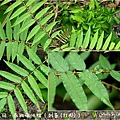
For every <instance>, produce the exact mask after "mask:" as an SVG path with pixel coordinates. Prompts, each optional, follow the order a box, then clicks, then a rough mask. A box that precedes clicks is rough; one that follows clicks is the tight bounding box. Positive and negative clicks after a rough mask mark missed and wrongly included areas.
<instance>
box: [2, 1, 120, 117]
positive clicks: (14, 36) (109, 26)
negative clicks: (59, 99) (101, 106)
mask: <svg viewBox="0 0 120 120" xmlns="http://www.w3.org/2000/svg"><path fill="white" fill-rule="evenodd" d="M110 3H111V2H110ZM81 4H82V5H81ZM78 5H79V6H78ZM85 11H86V12H85ZM118 12H119V10H117V9H116V10H115V8H114V6H113V7H111V8H109V9H108V8H106V7H105V6H102V3H100V4H99V3H98V2H97V0H91V1H90V3H89V2H85V3H82V2H80V1H71V2H58V1H57V2H55V1H53V2H50V1H47V0H42V1H34V0H32V1H31V0H28V1H22V0H17V1H11V0H4V1H1V2H0V15H1V16H2V17H0V60H1V65H0V75H1V76H0V105H1V106H0V113H4V112H5V113H7V114H10V115H11V116H12V118H14V119H16V117H15V113H17V112H18V113H26V114H27V113H39V114H40V115H42V114H43V113H44V112H45V111H46V108H47V103H48V102H49V104H48V108H49V109H53V108H52V104H53V102H54V97H55V94H56V92H55V90H57V91H61V88H57V89H56V87H57V86H58V85H59V84H60V83H61V81H59V80H58V81H57V82H58V83H57V85H54V87H53V88H52V89H51V84H53V83H51V82H54V81H51V77H55V79H58V76H59V74H60V75H61V73H58V76H56V75H54V72H55V74H56V71H57V72H62V74H63V76H64V77H66V73H67V74H69V76H70V77H73V78H74V77H75V79H76V80H77V79H78V78H80V79H82V83H80V84H81V86H82V84H83V86H84V83H85V84H86V86H87V87H88V88H89V89H90V91H92V92H93V94H95V95H96V96H97V97H98V98H100V97H101V96H102V94H98V92H96V91H94V90H93V89H94V87H90V86H91V85H90V82H88V84H87V81H86V77H85V76H84V75H83V74H84V73H85V74H87V72H88V74H90V75H91V76H92V77H93V76H97V77H96V80H98V79H100V80H101V79H105V76H104V77H103V76H101V78H99V77H98V75H99V74H100V75H101V74H102V72H104V70H106V69H107V70H109V72H110V75H111V76H112V77H113V78H114V79H115V80H117V81H119V78H120V77H119V73H118V72H116V71H115V70H116V69H115V65H114V64H113V65H112V64H111V63H109V61H108V60H107V59H106V58H105V57H104V56H102V55H100V56H102V57H99V61H101V64H100V65H99V64H95V65H96V66H94V67H93V68H91V69H92V70H94V69H95V70H97V74H96V73H92V72H90V70H89V69H88V67H86V64H87V63H86V62H84V60H86V59H87V57H88V56H89V54H83V55H82V56H83V57H82V59H81V58H80V56H79V54H77V53H76V54H75V55H76V56H77V57H76V59H77V61H78V63H79V60H81V61H82V63H81V65H80V66H79V65H78V67H80V68H75V67H74V66H73V64H74V63H75V64H77V62H76V60H75V61H74V60H72V59H71V61H67V62H66V60H65V59H67V57H65V56H63V55H64V52H62V53H60V54H59V52H57V53H56V52H51V51H70V50H75V51H78V50H89V51H101V50H102V51H104V50H110V51H111V50H119V49H120V41H119V37H118V35H117V32H116V31H115V28H116V26H117V25H118V22H119V21H120V20H119V17H117V16H116V14H117V13H118ZM101 13H102V14H101ZM98 21H99V22H98ZM106 21H107V22H106ZM69 54H70V56H68V57H70V58H71V55H72V54H73V53H72V52H70V53H69ZM48 55H49V58H48ZM59 58H60V59H59ZM88 58H89V57H88ZM78 59H79V60H78ZM60 60H61V61H60ZM104 60H105V61H107V62H105V63H104V62H103V61H104ZM61 62H63V63H65V64H66V65H67V64H69V66H68V65H67V66H66V65H65V66H64V64H63V67H64V68H65V70H63V71H61V70H60V69H61V68H60V67H59V65H60V63H61ZM68 62H69V63H68ZM56 63H59V64H56ZM48 64H51V65H50V66H49V67H50V68H52V69H54V70H53V72H51V71H49V70H50V69H49V67H48ZM92 64H93V63H92ZM92 64H91V65H92ZM115 64H116V62H115ZM69 67H70V68H69ZM81 67H82V68H81ZM74 70H78V71H76V72H82V74H81V75H82V76H79V75H78V76H77V77H78V78H76V76H75V75H74V74H73V71H74ZM79 70H80V71H79ZM111 71H112V72H111ZM49 72H50V73H49ZM48 75H50V76H49V77H50V79H49V80H48ZM64 77H63V78H62V82H63V85H64V86H65V89H66V90H65V89H64V87H63V86H62V88H63V89H64V90H65V92H63V93H61V92H60V94H61V95H63V94H64V93H66V91H67V93H66V94H65V99H66V98H68V94H69V97H71V98H72V100H73V97H74V96H73V93H71V87H70V84H69V82H66V81H65V79H64ZM107 77H108V74H107V76H106V78H107ZM66 80H67V79H66ZM48 81H49V82H50V83H48ZM84 81H86V82H84ZM71 82H73V79H71ZM77 82H78V80H77ZM77 82H76V84H74V85H75V86H74V87H76V85H77ZM97 83H99V84H100V85H101V86H102V88H101V90H102V89H103V91H105V93H106V95H107V97H105V96H103V97H102V98H100V100H101V101H102V102H103V103H105V104H106V105H107V106H109V107H110V108H111V109H114V108H115V107H114V105H113V104H112V103H111V102H110V101H109V100H110V98H109V96H108V93H107V90H106V88H105V87H104V85H103V83H102V82H101V81H99V82H97ZM109 85H110V86H111V83H110V84H109ZM109 85H107V84H106V86H109ZM87 87H86V88H87ZM48 88H49V89H48ZM76 88H79V87H76ZM79 89H81V93H82V94H83V99H84V100H85V103H84V104H83V106H81V107H80V105H81V104H79V97H77V96H75V97H74V100H73V101H74V103H75V105H76V107H77V108H78V109H88V106H87V99H86V95H85V94H86V92H84V90H83V88H82V87H80V88H79ZM79 89H76V91H79ZM50 90H53V93H54V94H51V91H50ZM78 93H79V92H78ZM47 94H49V96H48V95H47ZM79 94H80V93H79ZM51 95H52V96H51ZM47 96H48V97H47ZM48 98H49V99H48ZM80 101H81V99H80ZM81 102H83V101H81ZM29 106H32V107H29ZM33 106H34V107H33ZM19 108H22V109H21V110H20V109H19ZM31 108H35V109H34V110H33V109H32V110H31ZM91 109H95V108H91ZM9 112H10V113H9ZM11 116H7V118H11ZM18 117H20V116H18ZM24 117H26V116H24ZM28 117H34V116H28Z"/></svg>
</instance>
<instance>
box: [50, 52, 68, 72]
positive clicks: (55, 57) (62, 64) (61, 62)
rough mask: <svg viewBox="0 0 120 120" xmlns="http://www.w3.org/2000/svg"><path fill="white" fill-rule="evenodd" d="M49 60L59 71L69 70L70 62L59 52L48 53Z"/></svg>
mask: <svg viewBox="0 0 120 120" xmlns="http://www.w3.org/2000/svg"><path fill="white" fill-rule="evenodd" d="M48 57H49V62H50V63H51V65H52V67H53V68H54V69H55V70H56V71H58V72H67V71H68V70H69V66H68V63H67V62H66V61H65V59H64V58H63V57H62V56H61V55H60V54H59V53H57V52H50V53H49V54H48Z"/></svg>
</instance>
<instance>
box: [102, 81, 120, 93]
mask: <svg viewBox="0 0 120 120" xmlns="http://www.w3.org/2000/svg"><path fill="white" fill-rule="evenodd" d="M102 83H103V84H105V85H107V86H109V87H112V88H114V89H116V90H119V91H120V88H118V87H116V86H114V85H111V84H109V83H106V82H104V81H102Z"/></svg>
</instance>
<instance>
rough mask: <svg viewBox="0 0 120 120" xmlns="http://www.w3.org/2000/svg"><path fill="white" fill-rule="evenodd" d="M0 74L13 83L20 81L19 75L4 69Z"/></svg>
mask: <svg viewBox="0 0 120 120" xmlns="http://www.w3.org/2000/svg"><path fill="white" fill-rule="evenodd" d="M0 75H2V76H3V77H5V78H6V79H9V80H10V81H12V82H15V83H20V82H21V81H22V79H21V78H20V77H18V76H16V75H14V74H12V73H9V72H6V71H0Z"/></svg>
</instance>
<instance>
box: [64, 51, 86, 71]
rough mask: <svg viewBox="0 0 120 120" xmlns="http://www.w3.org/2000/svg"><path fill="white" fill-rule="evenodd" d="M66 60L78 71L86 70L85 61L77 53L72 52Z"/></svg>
mask: <svg viewBox="0 0 120 120" xmlns="http://www.w3.org/2000/svg"><path fill="white" fill-rule="evenodd" d="M66 60H67V61H68V62H69V64H70V65H71V66H72V67H73V68H74V69H76V70H85V68H86V65H85V62H84V60H83V59H82V58H81V56H80V55H78V54H77V53H76V52H70V53H69V54H68V56H67V57H66Z"/></svg>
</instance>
